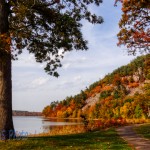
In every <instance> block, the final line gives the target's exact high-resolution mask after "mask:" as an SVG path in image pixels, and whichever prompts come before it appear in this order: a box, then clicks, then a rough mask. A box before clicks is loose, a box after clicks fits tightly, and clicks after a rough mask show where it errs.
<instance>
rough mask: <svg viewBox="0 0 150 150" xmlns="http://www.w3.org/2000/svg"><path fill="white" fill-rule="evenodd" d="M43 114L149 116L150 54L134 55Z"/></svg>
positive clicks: (60, 116) (61, 115)
mask: <svg viewBox="0 0 150 150" xmlns="http://www.w3.org/2000/svg"><path fill="white" fill-rule="evenodd" d="M42 113H43V115H44V116H45V117H58V118H81V117H82V116H83V115H84V116H86V117H87V118H88V119H134V118H135V119H147V118H149V117H150V54H147V55H143V56H139V57H137V58H136V59H134V60H133V61H131V62H130V63H129V64H128V65H126V66H122V67H120V68H118V69H116V70H114V71H113V72H112V73H110V74H107V75H106V76H105V77H104V78H103V79H101V80H99V81H97V82H95V83H93V84H92V85H90V86H89V87H88V88H86V89H85V90H81V92H80V93H79V94H77V95H75V96H70V97H66V99H64V100H61V101H54V102H51V103H50V105H48V106H46V107H45V108H44V109H43V112H42Z"/></svg>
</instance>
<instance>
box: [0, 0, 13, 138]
mask: <svg viewBox="0 0 150 150" xmlns="http://www.w3.org/2000/svg"><path fill="white" fill-rule="evenodd" d="M8 16H9V7H8V4H6V2H5V0H0V36H1V35H5V34H6V35H9V32H8V31H9V22H8ZM0 40H1V41H0V43H3V42H2V40H3V39H2V38H1V37H0ZM4 43H5V42H4ZM5 44H6V43H5ZM5 44H4V45H3V44H1V45H0V135H1V136H0V138H1V139H8V138H10V137H11V138H12V135H13V134H12V133H13V131H14V127H13V121H12V81H11V51H10V50H9V51H8V49H7V50H6V49H5V48H6V45H5ZM8 47H9V46H8V45H7V48H8Z"/></svg>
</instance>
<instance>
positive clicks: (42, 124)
mask: <svg viewBox="0 0 150 150" xmlns="http://www.w3.org/2000/svg"><path fill="white" fill-rule="evenodd" d="M13 122H14V128H15V131H17V132H22V131H23V132H27V133H28V134H38V133H43V132H49V131H50V129H52V127H56V126H66V125H80V124H82V123H81V121H80V120H77V119H45V118H43V117H26V116H14V117H13Z"/></svg>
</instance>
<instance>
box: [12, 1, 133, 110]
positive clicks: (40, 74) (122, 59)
mask: <svg viewBox="0 0 150 150" xmlns="http://www.w3.org/2000/svg"><path fill="white" fill-rule="evenodd" d="M90 10H91V11H92V12H95V13H96V14H98V15H100V16H102V17H103V18H104V23H103V24H101V25H92V24H90V23H88V22H86V21H83V28H82V32H83V35H84V37H85V39H87V40H88V42H89V44H88V47H89V50H88V51H72V52H70V53H66V54H65V57H64V59H63V60H62V64H63V67H62V68H59V69H58V72H59V74H60V77H59V78H55V77H52V76H49V75H47V74H46V73H45V72H44V70H43V67H44V65H42V64H38V63H36V62H35V60H34V57H33V56H32V55H29V54H28V53H27V52H24V53H23V54H22V55H20V56H19V60H18V61H14V62H13V71H12V81H13V109H15V110H28V111H42V109H43V108H44V107H45V106H46V105H49V104H50V102H52V101H55V100H62V99H64V98H65V97H66V96H71V95H75V94H78V93H79V92H80V91H81V90H84V89H85V87H88V86H89V85H90V84H92V83H93V82H95V81H97V80H99V79H100V78H103V77H104V76H105V75H106V74H108V73H111V72H112V71H113V70H114V69H116V68H118V67H120V66H122V65H125V64H127V63H129V62H130V61H131V60H133V59H134V57H133V56H128V54H127V50H126V48H125V47H117V36H116V35H117V33H118V31H119V27H118V22H119V19H120V17H121V10H120V6H118V7H114V0H111V1H110V0H104V2H103V4H101V6H100V7H98V8H96V7H94V6H91V7H90Z"/></svg>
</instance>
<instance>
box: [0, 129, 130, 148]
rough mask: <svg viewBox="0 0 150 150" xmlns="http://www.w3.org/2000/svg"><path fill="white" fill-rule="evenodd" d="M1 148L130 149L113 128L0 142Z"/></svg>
mask: <svg viewBox="0 0 150 150" xmlns="http://www.w3.org/2000/svg"><path fill="white" fill-rule="evenodd" d="M0 149H1V150H69V149H71V150H93V149H95V150H108V149H111V150H131V148H130V147H129V146H128V145H127V143H126V142H124V141H123V140H122V139H121V138H120V137H119V136H118V135H117V133H116V131H115V129H112V128H111V129H108V130H107V131H104V130H101V131H96V132H87V133H80V134H72V135H57V136H47V137H34V138H28V139H27V140H20V141H17V140H14V141H7V142H3V141H1V142H0Z"/></svg>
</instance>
